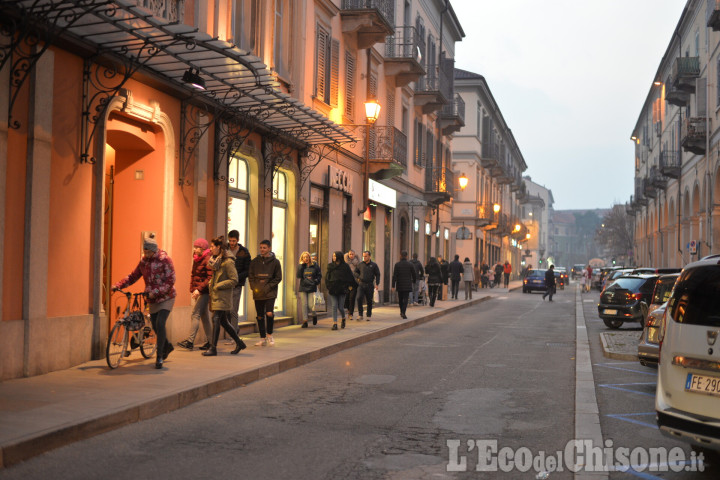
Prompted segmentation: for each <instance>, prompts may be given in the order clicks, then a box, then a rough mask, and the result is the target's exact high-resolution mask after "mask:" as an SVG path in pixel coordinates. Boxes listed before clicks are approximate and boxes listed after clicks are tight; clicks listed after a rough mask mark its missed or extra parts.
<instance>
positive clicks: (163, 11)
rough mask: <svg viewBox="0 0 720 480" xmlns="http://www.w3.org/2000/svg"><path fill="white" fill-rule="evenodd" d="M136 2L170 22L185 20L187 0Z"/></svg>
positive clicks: (147, 0)
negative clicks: (184, 13)
mask: <svg viewBox="0 0 720 480" xmlns="http://www.w3.org/2000/svg"><path fill="white" fill-rule="evenodd" d="M135 3H137V5H138V7H143V8H145V9H147V10H149V11H151V12H152V14H153V15H155V16H156V17H160V18H162V19H165V20H167V21H168V22H179V23H182V21H183V12H184V9H185V0H136V1H135Z"/></svg>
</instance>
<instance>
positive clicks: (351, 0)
mask: <svg viewBox="0 0 720 480" xmlns="http://www.w3.org/2000/svg"><path fill="white" fill-rule="evenodd" d="M340 18H341V19H342V31H343V33H345V34H357V48H358V49H364V48H369V47H372V46H373V45H375V44H376V43H380V42H383V41H385V38H386V37H387V36H388V35H393V33H394V31H395V29H394V25H395V2H394V1H393V0H342V4H341V7H340Z"/></svg>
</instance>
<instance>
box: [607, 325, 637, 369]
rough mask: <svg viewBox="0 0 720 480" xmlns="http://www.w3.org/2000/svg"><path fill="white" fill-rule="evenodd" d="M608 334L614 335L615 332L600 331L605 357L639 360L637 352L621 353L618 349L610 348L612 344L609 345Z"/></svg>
mask: <svg viewBox="0 0 720 480" xmlns="http://www.w3.org/2000/svg"><path fill="white" fill-rule="evenodd" d="M608 335H613V334H612V333H607V332H601V333H600V341H601V342H602V349H603V355H604V356H605V357H607V358H612V359H614V360H629V361H637V362H639V359H638V356H637V354H632V353H621V352H618V351H613V349H612V348H610V346H609V343H610V342H609V341H608Z"/></svg>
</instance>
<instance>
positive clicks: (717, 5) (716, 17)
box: [705, 0, 720, 32]
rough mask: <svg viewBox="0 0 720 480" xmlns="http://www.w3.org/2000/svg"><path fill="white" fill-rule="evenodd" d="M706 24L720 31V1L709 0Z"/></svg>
mask: <svg viewBox="0 0 720 480" xmlns="http://www.w3.org/2000/svg"><path fill="white" fill-rule="evenodd" d="M705 24H706V25H707V26H708V27H710V28H712V29H713V30H714V31H716V32H717V31H718V30H720V0H707V6H706V10H705Z"/></svg>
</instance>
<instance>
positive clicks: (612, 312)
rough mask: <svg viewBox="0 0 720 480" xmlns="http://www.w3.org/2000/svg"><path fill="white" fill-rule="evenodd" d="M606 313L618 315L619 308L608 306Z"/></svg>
mask: <svg viewBox="0 0 720 480" xmlns="http://www.w3.org/2000/svg"><path fill="white" fill-rule="evenodd" d="M605 315H617V310H615V309H614V308H606V309H605Z"/></svg>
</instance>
